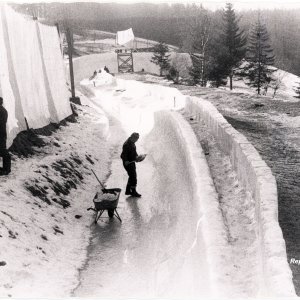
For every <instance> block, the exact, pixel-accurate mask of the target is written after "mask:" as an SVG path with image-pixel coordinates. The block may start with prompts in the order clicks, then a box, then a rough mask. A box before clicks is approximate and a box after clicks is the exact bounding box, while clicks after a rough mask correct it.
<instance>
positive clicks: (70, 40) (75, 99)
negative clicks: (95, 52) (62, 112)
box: [67, 28, 81, 105]
mask: <svg viewBox="0 0 300 300" xmlns="http://www.w3.org/2000/svg"><path fill="white" fill-rule="evenodd" d="M67 43H68V56H69V69H70V82H71V93H72V97H71V98H70V101H71V102H73V103H76V104H79V105H81V102H80V98H79V97H76V96H75V84H74V71H73V33H72V32H71V30H70V29H69V28H67Z"/></svg>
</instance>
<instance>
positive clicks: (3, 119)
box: [0, 105, 8, 140]
mask: <svg viewBox="0 0 300 300" xmlns="http://www.w3.org/2000/svg"><path fill="white" fill-rule="evenodd" d="M7 116H8V114H7V110H6V109H5V108H4V107H3V106H2V105H0V140H6V138H7V135H6V123H7Z"/></svg>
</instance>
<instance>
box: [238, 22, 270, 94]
mask: <svg viewBox="0 0 300 300" xmlns="http://www.w3.org/2000/svg"><path fill="white" fill-rule="evenodd" d="M274 58H275V57H274V55H273V49H272V47H271V45H270V43H269V35H268V31H267V27H266V25H265V24H263V23H262V22H261V19H260V16H259V17H258V21H257V22H256V24H255V25H254V27H253V28H252V30H251V32H250V36H249V45H248V48H247V54H246V60H247V64H246V66H245V67H244V68H243V70H244V75H245V76H246V77H247V78H248V79H249V83H248V84H249V85H250V86H253V87H255V88H256V90H257V94H258V95H260V94H261V89H262V87H264V88H265V90H267V88H268V85H269V83H270V82H271V81H272V77H271V75H272V73H273V72H274V71H275V69H272V68H270V66H272V65H273V64H274Z"/></svg>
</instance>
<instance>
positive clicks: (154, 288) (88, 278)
mask: <svg viewBox="0 0 300 300" xmlns="http://www.w3.org/2000/svg"><path fill="white" fill-rule="evenodd" d="M104 75H105V76H103V77H102V76H99V77H98V78H96V80H95V82H93V83H89V82H88V80H84V81H82V82H81V84H84V85H85V86H87V87H88V88H90V89H91V90H92V91H93V93H94V94H95V97H94V98H93V99H92V102H93V103H94V105H97V106H100V107H102V108H103V109H104V110H105V111H106V112H107V113H108V114H109V115H110V116H111V119H110V126H111V137H114V145H115V146H114V148H113V150H112V151H113V157H112V159H113V161H112V170H111V176H110V178H109V180H108V182H107V187H120V188H122V190H123V191H122V195H121V197H120V201H119V206H118V212H119V214H120V216H121V218H122V219H123V223H122V224H120V223H119V221H118V220H117V219H114V220H109V219H108V218H107V213H106V212H105V213H104V215H103V216H104V217H101V218H100V220H99V221H98V224H97V225H95V224H93V223H92V222H93V219H92V218H91V225H90V228H91V231H92V239H91V244H90V247H89V249H88V253H89V255H88V260H87V263H86V265H85V267H84V268H82V270H81V272H80V278H79V280H80V283H79V285H78V287H77V288H76V289H75V290H74V292H73V295H74V296H76V297H97V298H99V297H100V298H101V299H102V298H103V299H107V298H108V297H109V298H113V299H117V298H125V299H128V298H138V299H145V298H155V299H158V298H167V299H170V298H172V299H192V298H194V299H196V298H199V297H200V298H202V297H207V296H211V291H209V289H208V287H209V283H208V282H207V262H206V261H204V257H205V255H202V254H203V253H205V251H210V250H209V249H203V248H204V247H203V243H202V241H201V236H200V238H199V236H198V240H197V243H195V233H196V230H197V224H199V223H198V221H199V218H200V216H198V215H197V212H196V210H195V209H194V207H193V204H192V201H191V199H192V198H193V197H192V192H191V187H190V183H189V179H188V178H187V175H186V171H185V170H186V168H187V167H188V166H187V165H186V163H185V159H184V157H183V154H182V153H180V151H178V150H177V149H178V147H176V145H174V143H173V141H174V139H173V138H172V136H161V135H159V134H157V133H158V132H159V131H155V132H156V134H153V131H152V129H153V126H154V121H153V120H154V119H153V114H154V112H155V111H157V110H162V109H175V110H180V109H182V108H183V107H184V105H185V97H184V96H183V95H182V94H180V93H179V91H178V90H176V89H174V88H168V87H162V86H159V85H148V84H143V83H140V82H136V81H124V80H121V79H115V78H109V76H107V75H108V74H104ZM133 131H137V132H140V134H141V139H140V140H139V141H138V143H137V150H138V153H145V152H147V153H148V156H147V158H146V160H145V161H144V162H142V163H139V164H137V173H138V191H139V192H140V193H141V194H142V195H143V197H142V198H140V199H137V198H132V197H125V195H124V189H125V185H126V181H127V174H126V173H125V170H124V169H123V167H122V164H121V160H120V152H121V146H122V144H123V142H124V141H125V139H126V138H127V137H128V135H129V134H130V133H132V132H133ZM231 173H232V172H231V171H230V172H229V173H228V174H227V175H228V176H232V175H233V174H231ZM240 196H241V195H240V193H236V191H235V190H234V191H233V193H232V197H231V199H232V201H233V202H234V201H235V199H236V200H238V199H237V197H240ZM232 212H233V211H232V210H231V209H230V207H227V206H226V205H223V210H222V213H223V214H224V216H225V217H226V216H227V217H226V218H225V219H226V221H227V224H228V222H232V224H233V223H235V222H237V221H238V220H237V219H238V218H237V217H238V215H239V212H238V211H235V213H236V216H230V214H231V213H232ZM229 217H230V218H231V217H232V219H231V220H229ZM212 222H213V220H212ZM200 224H201V222H200ZM200 226H201V225H200ZM234 229H235V230H238V229H239V226H238V225H237V226H235V227H234ZM240 230H241V232H242V231H244V228H243V227H240ZM239 235H240V234H239V233H238V232H236V234H235V235H234V237H238V236H239ZM230 237H231V235H230V234H229V238H228V247H227V249H225V250H224V252H223V253H216V254H215V255H216V256H218V258H217V257H216V259H218V260H220V261H223V264H220V273H222V274H224V283H225V282H226V285H227V287H228V290H227V291H226V295H224V297H225V296H232V297H249V296H252V297H253V296H254V295H256V294H257V291H256V290H255V288H252V287H253V286H255V282H256V280H257V279H258V278H257V274H256V273H255V272H251V271H252V270H254V269H255V268H253V266H255V265H256V263H257V256H256V255H255V249H254V248H256V247H255V245H256V239H255V234H254V236H253V235H251V236H249V237H247V236H246V235H245V236H243V237H242V240H243V239H246V240H247V239H248V238H249V240H247V241H245V242H242V243H240V242H237V241H236V240H234V241H232V239H230ZM232 238H233V236H232ZM248 248H249V249H250V250H249V249H248ZM235 251H236V253H239V257H242V261H239V262H237V261H236V260H235V259H232V256H234V254H231V253H234V252H235ZM249 251H250V252H251V251H253V253H252V254H254V255H249V256H248V255H247V254H249ZM243 254H244V255H246V256H247V260H246V261H245V262H244V260H243ZM247 265H248V266H249V268H250V269H251V271H249V272H245V273H244V272H241V269H243V268H241V266H243V267H245V268H244V270H247ZM250 266H251V267H250ZM240 268H241V269H240ZM247 286H248V287H249V288H247ZM213 288H214V289H218V287H213ZM224 292H225V291H224Z"/></svg>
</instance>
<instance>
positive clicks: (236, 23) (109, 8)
mask: <svg viewBox="0 0 300 300" xmlns="http://www.w3.org/2000/svg"><path fill="white" fill-rule="evenodd" d="M16 9H17V10H20V11H23V12H26V13H30V12H31V13H32V11H35V14H37V15H41V16H42V17H44V18H46V19H48V20H53V22H58V23H63V22H65V21H66V20H67V21H68V23H69V24H70V26H72V27H73V28H74V29H75V30H76V28H77V29H78V30H79V29H83V28H86V29H97V30H104V31H111V32H116V31H119V30H124V29H127V28H129V27H132V28H133V31H134V33H135V35H136V36H138V37H141V38H146V39H151V40H157V41H161V42H165V43H167V44H173V45H175V46H179V47H180V49H181V51H182V52H188V53H191V54H192V62H193V66H194V68H193V70H191V75H192V77H193V78H194V79H195V83H196V82H197V81H199V82H197V83H200V84H202V85H204V84H205V82H207V80H209V81H211V82H213V84H215V85H216V86H219V85H222V84H224V82H225V80H226V76H227V77H228V76H229V79H230V86H231V87H232V80H233V75H234V73H235V74H236V75H237V74H239V75H241V76H247V77H248V79H249V82H252V85H253V84H256V86H257V85H258V86H257V90H258V93H261V92H262V91H265V89H267V88H268V85H269V84H270V78H271V73H272V69H271V68H269V67H267V66H269V65H274V66H276V67H278V68H281V69H283V70H285V71H288V72H291V73H294V74H296V75H300V51H299V50H300V40H299V41H298V39H297V35H298V31H299V30H298V29H299V27H300V14H299V12H300V10H294V11H290V10H262V11H260V12H259V11H243V12H242V13H236V12H235V11H234V9H233V6H232V5H231V4H227V6H226V8H224V9H221V10H217V11H214V12H213V11H210V10H207V9H205V8H204V7H203V6H202V5H200V6H199V5H196V4H187V5H184V4H173V5H168V4H150V3H144V4H141V3H139V4H130V5H129V4H116V3H102V4H100V3H43V4H23V5H17V7H16ZM225 25H226V26H227V27H226V28H227V32H225V31H224V28H225V27H224V26H225ZM258 35H259V36H260V38H259V39H257V37H258ZM236 43H237V45H240V47H236V46H234V48H233V45H236ZM255 47H256V48H255ZM257 47H258V48H259V50H258V49H257ZM255 49H256V50H255ZM255 51H256V52H257V53H256V54H254V52H255ZM251 52H252V53H251ZM267 53H268V54H267ZM243 58H244V59H247V61H248V64H247V65H244V69H243V70H240V72H238V70H236V69H237V68H238V66H239V64H240V63H241V61H242V59H243ZM257 60H258V61H257ZM257 66H258V69H257V70H253V68H257ZM228 72H229V73H228ZM256 74H257V75H256ZM268 81H269V82H268ZM253 82H254V83H253Z"/></svg>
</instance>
